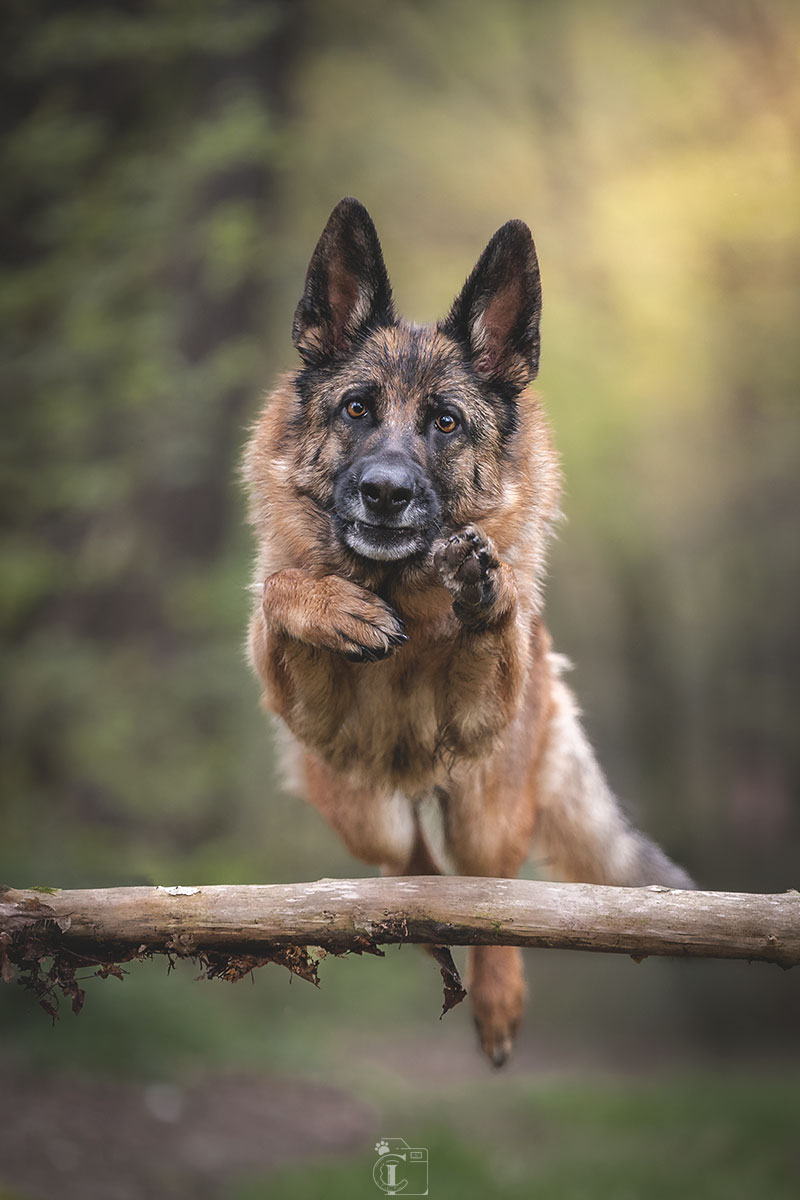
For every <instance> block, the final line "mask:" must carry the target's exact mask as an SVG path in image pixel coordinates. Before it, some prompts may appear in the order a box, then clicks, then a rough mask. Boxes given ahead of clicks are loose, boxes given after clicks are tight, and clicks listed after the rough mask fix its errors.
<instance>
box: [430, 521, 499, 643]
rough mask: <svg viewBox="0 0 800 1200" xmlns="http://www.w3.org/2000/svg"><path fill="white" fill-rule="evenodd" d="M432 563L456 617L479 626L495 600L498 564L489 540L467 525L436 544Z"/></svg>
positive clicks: (473, 526)
mask: <svg viewBox="0 0 800 1200" xmlns="http://www.w3.org/2000/svg"><path fill="white" fill-rule="evenodd" d="M433 562H434V566H435V567H436V569H437V571H438V572H439V577H440V579H441V581H442V583H443V584H444V586H445V587H446V588H447V590H448V592H449V593H450V595H451V596H452V597H453V609H454V611H455V614H456V616H457V617H459V618H460V619H461V620H462V621H465V622H467V623H475V622H476V621H477V622H480V621H481V620H482V618H483V617H484V616H485V615H486V614H487V612H488V610H489V609H491V607H492V605H493V604H494V601H495V599H496V597H497V572H498V568H499V566H500V560H499V559H498V557H497V554H496V553H495V548H494V545H493V543H492V540H491V538H488V537H487V536H486V535H485V534H484V533H482V532H481V531H480V529H478V528H477V527H476V526H475V525H468V526H467V527H466V529H460V530H459V531H458V533H454V534H453V535H452V536H451V537H447V538H443V539H442V540H441V541H440V542H438V543H437V545H436V547H435V549H434V553H433Z"/></svg>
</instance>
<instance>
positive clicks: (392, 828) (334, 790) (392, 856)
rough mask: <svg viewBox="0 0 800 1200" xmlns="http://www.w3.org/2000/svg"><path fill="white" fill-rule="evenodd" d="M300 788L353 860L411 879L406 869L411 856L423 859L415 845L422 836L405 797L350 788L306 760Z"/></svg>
mask: <svg viewBox="0 0 800 1200" xmlns="http://www.w3.org/2000/svg"><path fill="white" fill-rule="evenodd" d="M302 785H303V786H302V790H303V793H304V795H305V797H306V799H308V800H309V801H310V802H311V803H312V804H313V805H314V807H315V808H317V809H318V810H319V811H320V812H321V813H322V815H323V817H324V818H325V820H326V821H327V822H328V824H329V825H330V826H331V828H332V829H333V830H334V831H335V832H336V833H337V834H338V835H339V837H340V838H341V839H342V841H343V842H344V843H345V845H346V846H347V848H348V850H349V851H350V853H351V854H352V855H354V857H355V858H358V859H360V860H361V862H364V863H369V864H370V866H376V867H381V868H382V869H383V870H384V871H385V872H386V873H387V874H390V875H407V874H410V873H411V871H410V870H409V869H408V868H409V866H410V864H411V863H412V861H415V855H417V856H420V855H421V854H422V848H421V847H420V846H418V841H417V839H418V834H419V833H420V832H421V831H420V830H419V826H418V822H417V818H416V814H415V813H414V811H413V808H412V806H411V803H410V802H409V801H408V800H407V799H406V797H405V796H402V795H400V794H399V793H397V792H393V791H391V790H388V789H385V790H381V789H378V788H369V787H364V786H359V785H357V784H354V783H352V782H351V781H350V780H348V779H347V778H346V777H345V776H343V775H339V774H338V773H337V772H336V771H334V770H332V769H331V768H330V767H329V766H327V765H326V764H325V763H322V762H320V760H319V759H317V758H314V757H313V756H312V755H310V754H305V755H304V756H303V764H302ZM419 861H420V863H421V862H422V859H421V858H419ZM413 873H414V874H427V873H428V872H426V871H423V870H421V869H420V870H415V871H414V872H413Z"/></svg>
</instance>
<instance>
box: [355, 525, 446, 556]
mask: <svg viewBox="0 0 800 1200" xmlns="http://www.w3.org/2000/svg"><path fill="white" fill-rule="evenodd" d="M341 536H342V540H343V541H344V543H345V545H346V546H347V547H348V549H350V550H352V551H353V553H354V554H358V555H359V556H360V557H361V558H371V559H375V560H376V561H378V562H396V561H398V560H399V559H403V558H410V557H411V556H412V555H414V554H419V553H420V551H422V550H425V549H427V547H428V544H429V542H430V535H429V532H428V529H427V528H426V527H425V526H422V527H420V526H417V525H375V524H372V523H370V522H368V521H347V522H346V523H344V524H343V527H342V533H341Z"/></svg>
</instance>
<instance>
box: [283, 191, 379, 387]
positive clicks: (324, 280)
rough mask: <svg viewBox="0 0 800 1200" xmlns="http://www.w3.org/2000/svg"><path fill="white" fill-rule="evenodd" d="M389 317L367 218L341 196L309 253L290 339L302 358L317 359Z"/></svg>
mask: <svg viewBox="0 0 800 1200" xmlns="http://www.w3.org/2000/svg"><path fill="white" fill-rule="evenodd" d="M394 321H395V315H394V308H393V305H392V288H391V285H390V283H389V276H388V275H387V274H386V267H385V266H384V262H383V254H382V253H381V244H380V242H379V241H378V235H377V233H376V232H375V226H374V225H373V224H372V218H371V217H370V215H369V213H368V212H367V210H366V209H365V208H364V205H363V204H359V202H358V200H353V199H351V198H349V197H348V198H347V199H345V200H340V201H339V203H338V204H337V205H336V208H335V209H334V210H333V212H332V213H331V215H330V217H329V218H328V224H327V225H326V226H325V228H324V230H323V231H322V237H321V238H320V239H319V241H318V242H317V248H316V250H315V251H314V253H313V255H312V256H311V262H310V263H309V267H308V274H307V275H306V286H305V290H304V292H303V297H302V299H301V301H300V303H299V304H298V306H297V312H296V313H295V315H294V324H293V326H292V341H293V342H294V344H295V347H296V348H297V350H299V352H300V356H301V358H302V359H303V360H304V361H305V362H307V363H321V362H324V361H325V360H326V359H329V358H336V357H337V356H339V355H341V354H346V353H347V351H348V350H349V349H350V348H351V346H352V345H353V343H354V342H355V341H356V339H357V338H359V337H361V336H363V335H364V334H365V333H367V332H369V331H370V330H371V329H375V328H377V327H378V326H380V325H391V324H393V323H394Z"/></svg>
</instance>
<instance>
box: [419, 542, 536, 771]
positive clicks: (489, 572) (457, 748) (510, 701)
mask: <svg viewBox="0 0 800 1200" xmlns="http://www.w3.org/2000/svg"><path fill="white" fill-rule="evenodd" d="M433 561H434V566H435V567H436V570H437V572H438V574H439V578H440V580H441V582H442V584H443V585H444V587H446V588H447V590H448V592H449V593H450V595H451V596H452V598H453V612H454V614H455V616H456V618H457V620H458V625H459V629H460V633H459V635H458V638H457V641H456V643H455V645H454V646H453V648H452V653H451V654H450V656H449V660H448V665H447V671H446V677H445V678H443V679H442V681H441V683H440V686H439V689H438V704H437V709H438V718H439V727H440V741H441V745H442V749H443V750H444V751H445V752H446V753H449V754H451V755H453V756H454V757H455V758H460V757H466V758H469V759H476V758H484V757H485V756H486V754H487V753H488V752H489V751H490V750H491V749H492V748H493V746H494V744H495V743H496V740H497V737H498V735H499V734H500V732H501V731H502V730H503V729H504V728H505V726H506V725H507V724H508V722H509V720H510V719H511V717H512V716H513V714H514V712H515V710H516V707H517V705H518V703H519V699H520V695H521V691H522V686H523V681H524V673H525V662H526V658H527V649H526V648H527V644H528V634H527V633H526V631H525V629H524V628H522V623H521V621H520V614H519V603H518V597H517V585H516V581H515V579H514V572H513V571H512V570H511V568H510V567H509V566H508V565H507V564H506V563H503V562H501V561H500V560H499V558H498V555H497V552H496V550H495V548H494V545H493V543H492V541H491V539H490V538H488V537H487V536H486V535H485V534H484V533H483V532H482V531H481V530H480V529H478V528H477V527H475V526H468V527H467V528H466V529H462V530H460V531H459V532H458V533H455V534H453V535H452V536H451V537H447V538H443V539H442V540H441V541H440V542H439V544H438V545H437V546H436V547H435V548H434V558H433Z"/></svg>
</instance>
